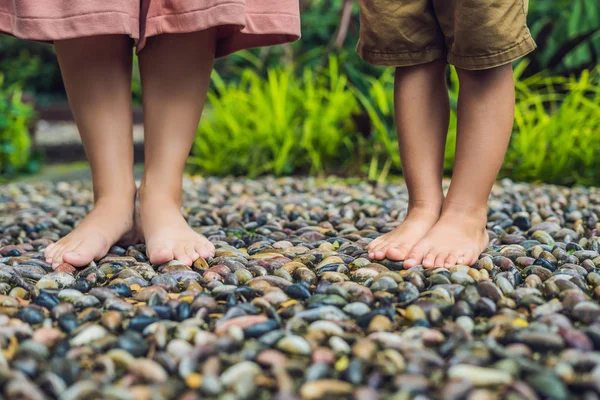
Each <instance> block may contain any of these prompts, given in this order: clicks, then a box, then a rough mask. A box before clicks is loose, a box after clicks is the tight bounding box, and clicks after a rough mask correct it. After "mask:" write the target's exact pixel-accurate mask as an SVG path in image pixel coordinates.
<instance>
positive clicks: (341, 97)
mask: <svg viewBox="0 0 600 400" xmlns="http://www.w3.org/2000/svg"><path fill="white" fill-rule="evenodd" d="M301 12H302V30H303V37H302V40H300V41H299V42H296V43H293V44H289V45H284V46H276V47H270V48H263V49H255V50H251V51H243V52H239V53H237V54H235V55H233V56H231V57H228V58H226V59H222V60H219V61H217V63H216V67H215V72H214V74H213V77H212V83H213V85H212V87H211V90H210V93H209V97H208V102H207V107H206V110H205V113H204V117H203V120H202V122H201V123H200V126H199V128H198V135H197V138H196V140H195V143H194V147H193V150H192V154H191V157H190V160H189V165H190V171H191V172H193V173H202V174H212V175H248V176H259V175H263V174H275V175H289V174H313V175H324V174H331V173H334V174H339V175H361V176H366V177H367V178H368V179H371V180H374V181H377V180H378V181H383V180H385V179H387V177H388V176H390V175H396V174H401V167H400V158H399V154H398V151H397V142H396V138H395V130H394V125H393V103H392V89H393V71H392V70H391V69H383V68H377V67H372V66H370V65H368V64H366V63H364V62H362V61H361V60H360V59H359V58H358V56H357V55H356V54H355V52H354V47H355V44H356V41H357V39H358V29H359V26H358V5H357V3H356V1H354V0H302V1H301ZM528 22H529V25H530V29H531V32H532V34H533V36H534V38H535V39H536V41H537V43H538V50H537V51H535V52H534V53H532V54H531V55H529V56H528V57H527V58H526V59H524V60H523V61H520V62H517V63H515V79H516V89H517V105H516V110H515V116H516V117H515V127H514V133H513V138H512V141H511V144H510V148H509V152H508V154H507V156H506V160H505V165H504V168H503V170H502V175H503V176H508V177H511V178H513V179H515V180H527V181H546V182H552V183H560V184H567V185H572V184H595V185H600V157H599V156H597V155H596V154H597V153H600V109H599V104H600V101H599V100H600V94H599V91H600V86H599V80H600V78H599V76H600V72H599V68H598V58H599V54H600V2H598V1H597V0H544V1H531V2H530V6H529V16H528ZM0 71H2V73H3V82H2V83H1V84H0V100H1V103H0V149H1V150H0V172H2V173H3V174H5V175H6V174H8V173H9V172H11V173H12V172H14V171H23V170H32V169H34V167H35V162H33V163H32V161H31V160H32V158H31V157H30V153H31V150H30V143H29V137H28V127H29V125H30V124H31V118H32V115H33V111H32V107H31V106H30V105H28V104H29V102H28V101H27V100H28V99H34V100H35V104H36V105H38V106H39V105H42V106H43V105H45V104H51V103H53V102H57V101H64V99H65V95H64V89H63V86H62V82H61V78H60V71H59V70H58V67H57V64H56V61H55V56H54V52H53V50H52V47H51V46H48V45H45V44H39V43H31V42H25V41H21V40H18V39H15V38H12V37H8V36H0ZM448 83H449V95H450V98H451V104H452V115H451V123H450V131H449V136H448V146H447V151H446V156H445V168H444V170H445V172H446V173H447V174H450V173H451V171H452V164H453V155H454V141H455V135H456V99H457V96H458V90H459V88H458V80H457V77H456V73H455V71H453V70H452V69H450V70H449V73H448ZM22 93H25V95H24V96H23V95H22ZM132 93H133V101H134V103H135V104H138V105H139V104H140V100H141V85H140V83H139V73H137V65H136V69H135V70H134V82H133V84H132ZM234 105H235V106H234ZM34 160H35V158H34Z"/></svg>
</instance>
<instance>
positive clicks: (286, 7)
mask: <svg viewBox="0 0 600 400" xmlns="http://www.w3.org/2000/svg"><path fill="white" fill-rule="evenodd" d="M209 28H216V29H217V38H218V40H217V46H216V53H217V54H216V55H217V56H223V55H226V54H229V53H232V52H234V51H236V50H241V49H245V48H250V47H259V46H268V45H274V44H280V43H285V42H290V41H293V40H296V39H298V38H299V37H300V10H299V4H298V0H8V1H5V0H1V1H0V33H7V34H10V35H13V36H17V37H20V38H22V39H30V40H39V41H54V40H61V39H72V38H77V37H84V36H96V35H113V34H116V35H118V34H121V35H129V36H131V37H132V38H133V39H135V41H136V45H137V50H138V51H140V50H141V49H142V48H143V47H144V44H145V43H146V39H147V38H148V37H150V36H155V35H160V34H162V33H189V32H196V31H201V30H205V29H209Z"/></svg>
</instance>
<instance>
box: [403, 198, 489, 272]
mask: <svg viewBox="0 0 600 400" xmlns="http://www.w3.org/2000/svg"><path fill="white" fill-rule="evenodd" d="M486 220H487V216H486V210H485V209H474V208H472V207H465V206H461V205H457V204H448V205H447V207H446V208H445V209H444V211H443V212H442V216H441V217H440V219H439V220H438V222H437V223H436V224H435V225H434V226H433V228H431V230H430V231H429V232H428V233H427V235H425V237H424V238H423V239H422V240H420V241H419V242H418V243H417V244H416V245H415V246H414V247H413V249H412V250H411V251H410V254H409V256H408V258H407V259H406V261H405V262H404V267H405V268H411V267H413V266H415V265H418V264H422V265H423V267H425V268H434V267H435V268H437V267H445V268H450V267H451V266H453V265H456V264H465V265H472V264H473V263H475V261H477V258H478V257H479V254H481V252H482V251H484V250H485V248H486V247H487V245H488V243H489V238H488V234H487V231H486V229H485V224H486Z"/></svg>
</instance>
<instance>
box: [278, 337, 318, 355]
mask: <svg viewBox="0 0 600 400" xmlns="http://www.w3.org/2000/svg"><path fill="white" fill-rule="evenodd" d="M277 348H278V349H279V350H281V351H283V352H284V353H288V354H291V355H299V356H307V355H310V354H311V352H312V347H311V346H310V343H308V342H307V341H306V339H304V338H303V337H301V336H296V335H288V336H284V337H283V338H282V339H281V340H279V342H277Z"/></svg>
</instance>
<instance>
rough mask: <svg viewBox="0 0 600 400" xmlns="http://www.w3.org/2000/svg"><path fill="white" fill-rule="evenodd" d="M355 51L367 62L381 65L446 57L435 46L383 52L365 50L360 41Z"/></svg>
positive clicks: (416, 62) (444, 53) (398, 65)
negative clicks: (414, 49) (417, 49)
mask: <svg viewBox="0 0 600 400" xmlns="http://www.w3.org/2000/svg"><path fill="white" fill-rule="evenodd" d="M356 52H357V53H358V55H359V56H360V58H362V59H363V60H365V61H366V62H368V63H369V64H373V65H377V66H382V67H409V66H412V65H419V64H426V63H429V62H432V61H435V60H440V59H445V58H446V50H445V49H440V48H437V47H433V48H429V49H425V50H421V51H415V52H398V53H393V52H390V53H385V52H378V51H372V50H367V49H365V46H364V45H363V44H362V43H361V42H360V41H359V42H358V45H357V46H356Z"/></svg>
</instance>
